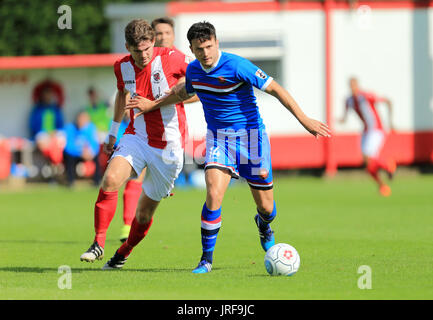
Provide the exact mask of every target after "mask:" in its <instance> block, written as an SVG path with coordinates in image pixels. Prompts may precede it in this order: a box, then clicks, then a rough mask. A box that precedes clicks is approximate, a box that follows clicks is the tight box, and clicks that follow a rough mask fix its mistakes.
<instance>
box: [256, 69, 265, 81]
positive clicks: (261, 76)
mask: <svg viewBox="0 0 433 320" xmlns="http://www.w3.org/2000/svg"><path fill="white" fill-rule="evenodd" d="M256 76H257V77H259V78H261V79H266V78H267V77H266V74H265V73H264V72H263V71H262V70H260V69H257V71H256Z"/></svg>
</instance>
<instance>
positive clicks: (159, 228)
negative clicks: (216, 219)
mask: <svg viewBox="0 0 433 320" xmlns="http://www.w3.org/2000/svg"><path fill="white" fill-rule="evenodd" d="M432 187H433V176H431V175H416V176H398V174H397V177H396V179H395V181H393V183H392V189H393V195H392V196H391V197H390V198H382V197H380V196H379V195H378V194H377V190H376V187H375V186H374V185H373V182H371V181H370V180H369V178H368V177H367V176H366V175H365V176H364V175H363V176H357V177H350V176H349V177H341V176H340V177H336V178H334V179H319V178H312V177H279V178H276V179H275V188H274V191H275V199H276V203H277V209H278V216H277V219H276V220H275V222H274V223H273V229H274V230H275V236H276V241H277V242H286V243H289V244H291V245H293V246H294V247H295V248H297V250H298V251H299V253H300V256H301V267H300V269H299V271H298V273H297V274H295V275H294V276H292V277H271V276H269V275H267V273H266V270H265V267H264V263H263V258H264V252H263V251H262V249H261V247H260V244H259V238H258V233H257V229H256V226H255V224H254V221H253V217H254V215H255V206H254V203H253V200H252V197H251V194H250V191H249V188H248V187H247V185H246V184H244V183H240V184H235V185H233V186H231V187H230V188H229V190H228V192H227V194H226V197H225V200H224V203H223V213H222V228H221V231H220V234H219V236H218V241H217V245H216V251H215V254H214V266H213V267H214V269H213V271H212V272H211V273H210V274H202V275H195V274H192V273H191V270H192V269H193V268H194V267H195V266H196V265H197V263H198V259H199V257H200V254H201V242H200V213H201V207H202V205H203V202H204V199H205V191H204V190H175V196H174V197H172V198H170V199H167V200H163V202H162V203H161V204H160V207H159V208H158V211H157V213H156V216H155V221H154V224H153V226H152V228H151V229H150V231H149V234H148V236H147V237H146V238H145V239H144V240H143V241H142V242H141V243H140V244H139V245H138V246H137V247H136V248H135V250H134V251H133V253H132V254H131V256H130V257H129V259H128V261H127V263H126V264H125V267H124V269H123V270H120V271H102V270H100V268H101V267H102V265H103V264H104V263H105V261H106V260H107V259H109V258H110V257H111V256H112V255H113V253H114V251H115V250H116V249H117V248H118V246H119V245H120V242H119V241H118V236H119V232H120V227H121V225H122V218H121V205H122V199H121V197H119V203H118V210H117V213H116V216H115V218H114V220H113V222H112V224H111V226H110V229H109V232H108V239H107V243H106V248H105V258H104V259H103V261H98V262H95V263H93V264H92V263H85V262H80V260H79V257H80V255H81V254H82V253H83V252H84V251H85V250H86V249H87V248H88V247H89V245H90V244H91V241H92V239H93V206H94V202H95V200H96V197H97V192H98V190H97V189H95V188H90V187H88V188H86V187H84V188H78V189H76V190H73V191H71V190H68V189H64V188H58V187H50V186H37V187H34V186H33V187H30V188H28V189H24V190H22V191H7V190H5V189H3V190H2V191H0V222H1V223H0V299H134V300H137V299H139V300H141V299H158V300H160V299H161V300H172V299H180V300H192V299H194V300H195V299H200V300H203V299H209V300H213V299H241V300H253V299H259V300H265V299H275V300H287V299H433V268H432V265H433V255H432V253H433V251H432V247H433V246H432V245H433V236H432V235H433V193H432V190H433V188H432ZM62 265H67V266H69V267H70V268H71V272H72V273H71V276H72V277H71V284H72V287H71V289H60V288H59V287H58V281H59V278H60V277H61V276H62V275H63V274H62V273H58V268H59V267H60V266H62ZM363 265H367V266H369V267H370V268H371V289H360V288H358V279H359V277H361V276H363V273H358V268H359V267H360V266H363ZM209 287H211V288H212V290H206V289H207V288H209Z"/></svg>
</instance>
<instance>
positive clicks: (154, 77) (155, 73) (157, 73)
mask: <svg viewBox="0 0 433 320" xmlns="http://www.w3.org/2000/svg"><path fill="white" fill-rule="evenodd" d="M162 78H163V74H162V71H159V70H155V71H153V72H152V80H153V82H155V83H160V82H161V80H162Z"/></svg>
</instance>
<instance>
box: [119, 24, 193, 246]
mask: <svg viewBox="0 0 433 320" xmlns="http://www.w3.org/2000/svg"><path fill="white" fill-rule="evenodd" d="M151 25H152V28H153V29H154V30H155V47H162V48H170V49H172V50H175V51H178V52H180V53H181V54H183V53H182V52H181V51H180V50H178V49H177V48H176V47H175V46H174V40H175V36H174V21H173V19H171V18H169V17H161V18H157V19H155V20H153V21H152V23H151ZM195 101H198V98H197V97H193V98H192V99H191V100H188V101H185V102H184V103H191V102H195ZM181 104H182V103H181ZM145 174H146V169H144V170H143V172H141V174H140V175H139V176H138V177H137V178H134V179H130V180H128V182H127V183H126V186H125V190H124V192H123V227H122V229H121V231H120V241H121V242H122V243H123V242H125V241H126V239H127V238H128V235H129V231H130V230H131V224H132V221H133V219H134V217H135V210H136V209H137V203H138V199H139V198H140V194H141V184H142V183H143V180H144V176H145Z"/></svg>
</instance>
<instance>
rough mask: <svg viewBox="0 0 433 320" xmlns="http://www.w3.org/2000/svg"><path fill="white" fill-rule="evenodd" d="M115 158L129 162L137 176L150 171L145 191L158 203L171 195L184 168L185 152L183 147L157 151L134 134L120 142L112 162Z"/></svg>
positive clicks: (171, 147)
mask: <svg viewBox="0 0 433 320" xmlns="http://www.w3.org/2000/svg"><path fill="white" fill-rule="evenodd" d="M115 157H122V158H124V159H126V160H127V161H128V162H129V164H130V165H131V166H132V168H133V169H134V171H135V173H136V174H137V176H138V175H140V173H141V172H142V171H143V169H144V168H145V167H146V168H147V170H146V175H145V177H144V180H143V185H142V188H143V191H144V192H145V193H146V195H147V196H148V197H149V198H151V199H152V200H155V201H161V199H162V198H165V197H167V196H169V195H170V192H171V190H172V189H173V187H174V181H175V180H176V179H177V176H178V175H179V173H180V171H181V170H182V167H183V149H182V148H181V147H180V146H170V145H167V147H166V148H165V149H158V148H154V147H151V146H149V145H148V144H147V142H146V141H145V140H143V139H142V138H140V137H137V136H136V135H133V134H125V135H123V137H122V138H121V139H120V140H119V145H118V146H117V148H116V150H115V151H114V153H113V155H112V156H111V159H113V158H115Z"/></svg>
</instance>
